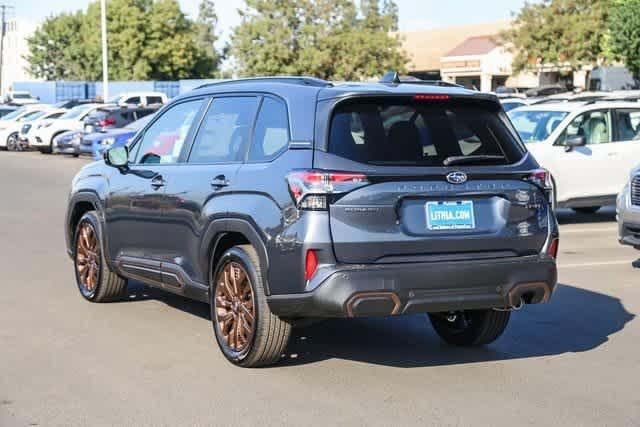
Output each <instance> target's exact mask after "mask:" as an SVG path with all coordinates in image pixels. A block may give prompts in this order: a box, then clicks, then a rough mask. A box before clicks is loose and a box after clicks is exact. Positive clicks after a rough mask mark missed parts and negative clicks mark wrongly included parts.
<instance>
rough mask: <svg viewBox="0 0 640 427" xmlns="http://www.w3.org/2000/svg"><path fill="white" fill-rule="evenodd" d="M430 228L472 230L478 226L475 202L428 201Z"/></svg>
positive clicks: (428, 224) (428, 226)
mask: <svg viewBox="0 0 640 427" xmlns="http://www.w3.org/2000/svg"><path fill="white" fill-rule="evenodd" d="M426 210H427V228H428V229H429V230H472V229H474V228H476V220H475V216H474V213H473V202H472V201H471V200H463V201H459V202H427V206H426Z"/></svg>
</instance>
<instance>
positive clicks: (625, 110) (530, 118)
mask: <svg viewBox="0 0 640 427" xmlns="http://www.w3.org/2000/svg"><path fill="white" fill-rule="evenodd" d="M635 97H638V98H640V92H636V91H627V92H624V93H623V92H619V93H601V92H585V93H583V94H581V95H575V96H573V97H572V98H570V99H563V98H559V97H557V96H550V97H548V98H546V99H544V100H538V101H536V102H534V103H529V105H527V102H526V101H527V100H520V101H522V104H521V105H520V106H518V107H516V108H512V109H509V111H508V113H507V114H508V116H509V118H510V119H511V122H512V123H513V125H514V127H515V129H516V130H517V132H518V134H519V135H520V137H521V139H522V141H523V142H524V143H525V145H526V146H527V149H528V150H529V152H531V153H532V154H533V156H534V157H535V158H536V160H537V161H538V163H540V165H541V166H542V167H544V168H545V169H547V170H548V171H549V172H550V173H551V178H552V180H553V182H554V184H555V185H554V188H555V194H554V205H555V206H556V207H567V208H572V209H574V210H575V211H579V212H595V211H597V210H598V209H599V208H600V207H601V206H605V205H613V204H615V202H616V197H617V196H618V193H619V192H620V190H621V189H622V188H623V187H624V186H625V183H626V182H627V181H628V176H629V172H630V171H631V170H632V169H633V168H634V167H636V166H637V165H638V164H640V103H639V102H637V101H636V100H635ZM502 102H503V103H504V104H503V105H504V107H505V110H506V109H507V100H506V99H503V100H502ZM509 107H510V105H509Z"/></svg>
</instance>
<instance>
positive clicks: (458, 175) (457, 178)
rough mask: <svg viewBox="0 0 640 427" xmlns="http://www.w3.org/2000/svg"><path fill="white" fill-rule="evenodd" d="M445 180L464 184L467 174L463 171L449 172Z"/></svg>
mask: <svg viewBox="0 0 640 427" xmlns="http://www.w3.org/2000/svg"><path fill="white" fill-rule="evenodd" d="M447 182H449V183H450V184H464V183H465V182H467V174H466V173H464V172H451V173H450V174H448V175H447Z"/></svg>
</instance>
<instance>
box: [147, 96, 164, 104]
mask: <svg viewBox="0 0 640 427" xmlns="http://www.w3.org/2000/svg"><path fill="white" fill-rule="evenodd" d="M151 104H162V98H161V97H159V96H147V105H151Z"/></svg>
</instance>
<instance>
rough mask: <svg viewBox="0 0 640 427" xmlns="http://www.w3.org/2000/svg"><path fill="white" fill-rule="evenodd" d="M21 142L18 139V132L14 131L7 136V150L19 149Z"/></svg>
mask: <svg viewBox="0 0 640 427" xmlns="http://www.w3.org/2000/svg"><path fill="white" fill-rule="evenodd" d="M19 144H20V142H19V141H18V133H17V132H14V133H12V134H11V135H9V137H8V138H7V151H18V150H19V147H18V145H19Z"/></svg>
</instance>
